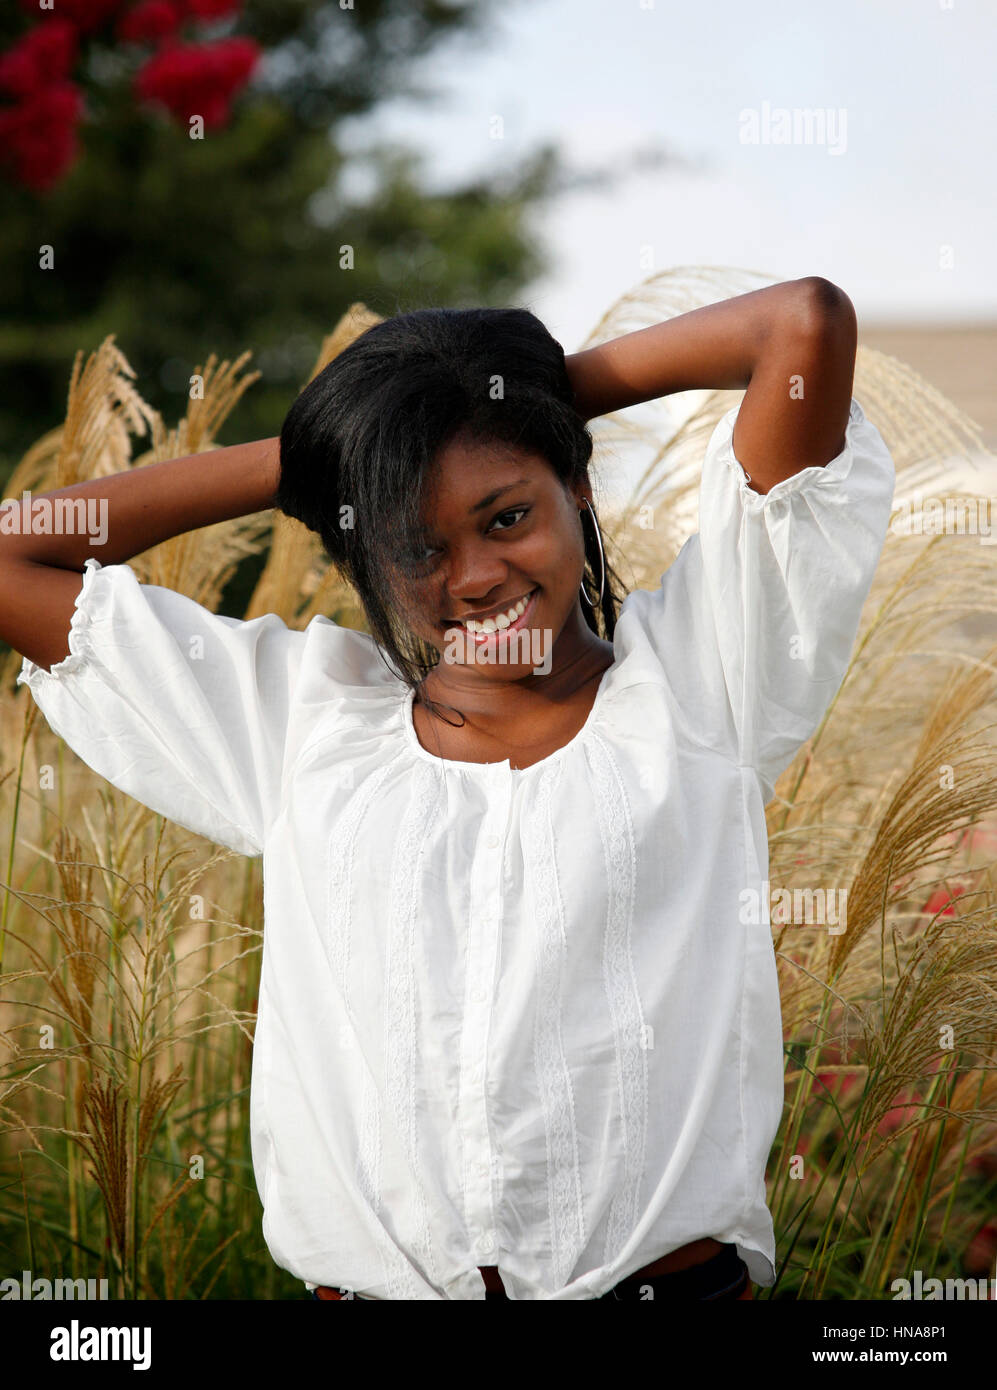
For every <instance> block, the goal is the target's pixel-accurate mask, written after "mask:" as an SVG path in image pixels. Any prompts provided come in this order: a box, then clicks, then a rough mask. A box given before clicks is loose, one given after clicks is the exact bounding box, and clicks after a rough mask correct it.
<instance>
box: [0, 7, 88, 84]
mask: <svg viewBox="0 0 997 1390" xmlns="http://www.w3.org/2000/svg"><path fill="white" fill-rule="evenodd" d="M75 58H76V30H75V29H74V28H73V26H72V24H70V23H69V21H68V20H65V19H52V20H49V22H48V23H47V24H39V25H38V27H37V28H36V29H30V30H29V31H28V33H26V34H25V35H24V36H23V38H20V39H18V41H17V43H15V44H14V45H13V47H11V48H9V49H8V50H7V52H6V53H4V54H0V89H3V91H5V92H10V93H11V94H12V95H13V96H27V95H29V93H31V92H35V91H37V90H38V88H39V87H46V86H48V85H50V84H51V83H53V82H61V81H62V80H63V79H64V78H66V77H68V76H69V71H70V69H71V68H72V66H73V62H74V60H75Z"/></svg>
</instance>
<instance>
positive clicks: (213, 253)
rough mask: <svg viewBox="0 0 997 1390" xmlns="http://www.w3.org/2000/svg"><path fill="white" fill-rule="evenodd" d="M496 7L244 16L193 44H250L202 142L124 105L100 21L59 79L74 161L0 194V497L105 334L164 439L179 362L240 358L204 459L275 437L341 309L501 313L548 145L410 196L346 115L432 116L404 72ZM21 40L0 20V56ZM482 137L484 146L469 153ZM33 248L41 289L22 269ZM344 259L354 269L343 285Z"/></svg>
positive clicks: (118, 66) (526, 241)
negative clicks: (347, 182) (72, 376)
mask: <svg viewBox="0 0 997 1390" xmlns="http://www.w3.org/2000/svg"><path fill="white" fill-rule="evenodd" d="M111 8H112V9H113V8H114V7H111ZM117 8H118V9H119V10H120V8H121V7H120V6H118V7H117ZM498 9H499V7H498V5H497V4H496V3H494V0H468V3H443V2H442V0H365V3H364V4H363V5H360V6H357V7H356V8H355V9H347V10H343V9H340V7H339V5H338V4H336V3H329V4H325V3H319V4H315V3H309V2H308V0H246V3H245V4H244V5H243V6H242V7H241V10H240V11H239V12H238V13H236V14H233V15H230V16H228V17H227V18H222V19H221V21H220V22H219V23H217V24H215V25H214V26H213V27H212V28H211V29H210V30H209V37H210V36H216V35H224V34H233V33H237V34H238V35H244V36H247V37H248V38H250V39H252V40H253V41H255V42H256V43H257V44H258V45H259V46H260V47H261V49H262V50H263V61H262V62H261V64H260V65H259V66H258V68H257V70H256V72H255V73H254V75H253V78H252V80H251V82H250V85H249V86H248V87H247V88H246V90H245V91H244V92H243V93H241V94H240V96H239V98H238V100H237V102H236V104H235V105H234V107H233V109H232V112H231V115H230V119H229V120H228V121H227V122H226V123H225V124H224V126H222V127H221V128H216V129H211V130H209V131H207V132H206V134H205V137H204V138H203V139H191V138H190V135H189V133H188V130H187V127H186V124H185V123H184V122H181V121H178V120H176V119H174V118H173V117H171V116H170V115H169V114H168V113H167V112H166V111H163V110H160V109H157V108H155V107H152V106H147V105H143V104H141V103H139V102H137V101H136V98H135V96H134V94H133V90H132V80H133V76H134V72H135V69H136V67H137V65H138V64H137V62H136V50H135V48H134V46H129V45H123V44H122V43H121V42H120V41H119V40H118V39H117V37H116V34H115V29H114V26H113V23H111V21H110V20H109V21H108V23H107V24H106V25H105V26H104V27H103V28H101V27H99V26H98V27H97V28H96V29H95V30H94V31H93V32H91V33H90V34H89V35H87V36H86V41H85V43H84V44H82V45H81V49H80V54H79V60H78V62H77V64H76V67H75V69H74V71H73V74H72V77H73V80H74V82H76V83H78V84H79V85H80V87H81V88H82V90H83V94H84V101H85V111H84V117H83V119H82V120H81V122H80V124H79V130H78V135H79V142H80V149H79V155H78V157H77V158H76V159H75V161H74V162H73V164H72V167H71V168H69V169H68V171H67V172H66V174H65V176H64V177H62V178H61V179H59V181H58V182H57V183H56V184H55V185H54V186H53V187H51V188H50V189H47V190H45V191H43V192H38V191H35V190H31V189H29V188H25V187H21V186H19V185H18V184H17V183H16V182H15V181H13V180H11V179H7V180H5V181H4V182H3V183H2V185H0V188H2V197H3V230H2V233H0V441H2V442H0V482H3V483H4V484H5V483H6V481H7V479H8V478H9V477H10V472H11V469H12V467H13V465H14V463H15V462H16V460H17V459H19V458H20V457H21V455H22V454H23V453H24V451H25V450H26V449H27V448H28V446H29V445H30V444H31V443H33V442H34V440H36V439H37V438H38V437H39V436H40V435H42V434H43V433H44V432H45V431H46V430H48V429H51V428H52V427H53V426H54V425H56V424H57V423H58V422H59V421H61V419H62V418H63V416H64V413H65V402H66V388H67V385H68V380H69V373H70V369H71V366H72V361H73V355H74V353H75V352H76V350H77V349H80V348H83V349H87V350H90V349H93V348H96V346H97V345H98V343H100V342H101V341H102V339H103V338H104V337H105V336H106V335H107V334H108V333H112V332H113V333H114V334H115V335H116V339H117V342H118V344H119V345H120V347H121V349H122V350H123V351H124V352H125V354H126V355H127V357H128V359H129V361H130V362H131V363H132V365H133V367H134V368H135V370H136V373H137V379H138V381H139V382H140V383H141V389H142V392H143V395H144V396H145V398H146V399H147V400H148V401H149V402H150V404H152V405H153V406H155V407H156V408H157V409H159V410H161V411H162V412H163V414H164V415H165V417H166V418H167V420H170V419H174V418H178V417H179V416H180V415H182V414H183V412H184V409H185V406H186V395H187V390H188V381H189V376H190V374H191V372H192V371H193V370H194V367H195V365H196V364H195V361H194V356H193V355H192V354H194V353H201V354H203V353H204V352H205V351H214V352H217V353H218V354H219V355H220V356H228V357H234V356H236V355H237V354H238V353H239V352H242V351H243V350H244V349H246V348H247V347H248V348H250V349H251V350H252V352H253V365H254V366H255V367H258V368H259V369H260V371H261V372H262V377H261V380H260V381H259V382H258V383H257V385H256V387H255V388H254V390H253V391H252V392H250V393H249V394H248V396H247V397H246V399H245V401H244V403H243V404H242V406H241V408H240V410H239V412H238V414H237V417H236V418H235V419H234V420H230V421H229V423H228V425H227V427H226V431H225V432H223V435H222V437H221V438H220V439H219V440H218V442H219V443H220V444H230V443H236V442H239V441H240V440H243V439H252V438H264V437H268V436H272V435H275V434H276V433H277V432H278V431H279V428H280V424H281V420H282V419H283V416H284V414H285V412H286V410H287V409H288V407H289V406H290V404H291V402H292V400H293V398H294V395H295V394H296V392H297V390H298V389H299V388H300V386H301V385H302V384H303V383H304V381H305V379H306V377H307V373H308V369H309V367H310V365H311V363H312V362H313V361H314V359H315V355H316V352H317V351H318V348H319V345H320V343H321V339H322V335H323V333H324V332H325V331H327V328H328V325H329V324H330V323H334V322H336V321H337V319H338V318H339V317H340V315H341V314H342V312H343V311H344V310H345V309H346V307H347V306H348V305H349V304H350V303H352V302H355V301H357V300H360V301H363V302H364V303H366V304H367V305H369V306H370V308H371V309H372V310H374V311H375V312H377V313H379V314H382V315H388V314H392V313H397V312H404V311H405V310H406V309H409V308H416V307H419V306H420V305H421V304H423V303H426V302H431V303H434V304H439V305H452V306H458V307H462V306H465V305H470V304H485V305H488V304H503V303H508V302H510V301H511V300H514V299H515V297H516V294H517V292H518V291H519V290H520V288H521V287H522V286H523V285H525V284H526V283H528V282H529V281H531V280H533V279H534V278H535V277H537V276H538V275H540V274H542V273H543V271H544V269H545V268H546V259H545V255H544V252H543V250H542V248H541V246H540V244H539V239H538V238H537V237H536V236H534V235H533V234H532V233H531V230H530V227H529V214H530V210H531V208H532V207H533V206H535V205H536V204H537V203H538V202H539V201H540V200H541V199H543V198H544V196H545V195H546V194H548V193H549V192H550V191H551V190H552V189H553V188H554V186H555V183H556V180H557V173H558V156H557V155H556V153H555V151H554V149H553V147H544V148H541V149H539V150H536V151H534V152H533V153H532V154H531V155H530V156H529V158H528V159H526V160H525V161H520V163H519V164H518V165H517V166H516V167H515V168H514V169H511V167H510V165H509V163H508V161H506V160H505V159H504V158H502V159H500V158H499V155H500V154H501V153H502V147H501V143H500V142H496V161H495V163H496V168H495V170H494V171H490V170H489V169H488V168H487V166H485V167H484V168H483V172H482V173H481V175H480V176H478V177H475V178H473V179H469V180H468V181H466V182H464V183H463V184H462V185H461V186H459V187H451V188H448V189H445V190H443V191H440V190H438V189H437V190H432V191H430V190H429V189H427V187H426V180H425V162H424V160H423V159H422V158H421V157H420V156H419V154H418V152H417V151H412V150H405V149H399V148H397V147H393V146H389V145H383V144H382V145H375V146H368V147H365V148H364V149H363V150H362V151H359V150H357V147H356V136H357V133H358V131H359V132H360V133H362V119H361V121H360V125H359V126H357V125H356V122H357V120H358V118H363V117H364V116H368V115H369V114H370V113H372V112H373V111H374V110H375V109H376V107H377V105H378V103H380V102H382V101H384V100H386V99H389V98H390V99H392V100H394V99H397V98H398V97H399V96H401V95H406V96H412V97H414V98H417V99H428V98H429V97H431V96H432V92H431V91H428V90H425V89H423V88H422V87H420V83H419V75H418V71H419V63H420V60H421V59H422V58H424V57H425V56H426V55H427V54H429V53H430V52H433V51H435V50H437V49H440V48H441V46H444V45H448V44H449V45H451V46H452V48H453V52H454V54H455V58H454V61H459V54H460V50H461V46H462V45H467V44H472V45H473V44H477V43H479V42H484V41H486V36H487V33H488V31H489V28H490V21H491V19H492V18H493V16H494V12H496V11H497V10H498ZM32 23H33V20H32V19H31V18H30V17H29V14H28V13H26V12H25V10H22V9H18V8H15V7H13V6H8V7H5V9H4V10H3V11H2V13H0V49H3V50H7V49H9V48H10V46H11V45H12V44H14V43H16V42H17V41H18V40H19V39H21V38H23V36H24V34H25V33H26V32H27V31H28V29H29V28H30V27H31V25H32ZM198 37H202V35H198ZM457 40H459V41H460V43H457V42H456V41H457ZM148 51H151V50H146V51H145V54H144V56H146V57H147V56H148ZM346 123H349V125H348V126H347V124H346ZM486 138H487V131H486V130H485V129H484V128H483V131H482V140H483V148H485V146H484V141H485V139H486ZM358 163H362V164H363V166H364V169H365V172H366V173H368V174H369V178H368V179H367V180H366V182H367V183H368V184H369V186H370V187H371V189H372V190H373V191H372V192H371V193H370V195H369V196H368V197H365V198H362V199H357V198H356V197H354V198H353V199H351V198H350V197H349V196H348V194H347V191H346V188H345V187H344V173H346V172H348V171H349V170H350V169H351V168H353V167H355V166H356V165H357V164H358ZM500 166H501V167H500ZM46 245H47V246H51V247H52V248H53V255H54V267H53V268H52V269H49V270H43V269H41V268H40V267H39V256H40V252H39V248H40V247H42V246H46ZM344 246H349V247H352V248H353V256H354V263H353V268H352V269H343V268H341V248H342V247H344Z"/></svg>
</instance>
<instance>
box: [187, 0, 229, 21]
mask: <svg viewBox="0 0 997 1390" xmlns="http://www.w3.org/2000/svg"><path fill="white" fill-rule="evenodd" d="M182 2H183V5H184V8H185V9H186V11H187V13H188V14H189V15H190V16H191V18H192V19H199V20H201V21H202V23H204V22H207V21H208V20H212V19H221V18H222V17H223V16H224V15H229V14H235V13H236V11H238V10H239V9H241V8H242V0H182Z"/></svg>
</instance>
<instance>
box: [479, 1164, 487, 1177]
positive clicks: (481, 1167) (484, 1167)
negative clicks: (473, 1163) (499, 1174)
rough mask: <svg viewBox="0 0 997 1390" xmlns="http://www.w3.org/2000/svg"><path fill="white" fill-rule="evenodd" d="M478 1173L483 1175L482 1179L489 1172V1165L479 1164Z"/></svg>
mask: <svg viewBox="0 0 997 1390" xmlns="http://www.w3.org/2000/svg"><path fill="white" fill-rule="evenodd" d="M478 1172H479V1173H480V1174H481V1176H482V1177H484V1176H485V1174H486V1173H487V1172H488V1164H487V1163H479V1164H478Z"/></svg>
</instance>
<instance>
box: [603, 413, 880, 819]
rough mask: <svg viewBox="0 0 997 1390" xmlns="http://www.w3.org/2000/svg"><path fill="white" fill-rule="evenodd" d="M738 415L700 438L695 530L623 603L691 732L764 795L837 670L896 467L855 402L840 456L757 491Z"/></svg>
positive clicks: (868, 579)
mask: <svg viewBox="0 0 997 1390" xmlns="http://www.w3.org/2000/svg"><path fill="white" fill-rule="evenodd" d="M739 409H740V406H735V407H734V408H733V409H732V410H730V411H728V412H727V414H726V415H724V417H723V418H722V419H721V420H720V421H719V423H718V424H717V427H716V429H715V430H714V432H713V434H712V436H711V437H710V441H709V444H708V445H707V451H706V457H705V460H704V463H703V471H702V478H701V482H700V494H699V531H698V533H697V534H695V535H693V536H691V537H690V538H689V539H688V540H687V541H686V543H685V545H684V546H683V547H682V549H681V551H680V552H679V554H678V556H677V557H676V559H675V561H674V563H673V564H672V566H671V568H670V569H669V570H668V571H667V572H666V573H665V574H663V575H662V576H661V583H660V587H659V589H658V590H655V591H636V592H635V594H634V595H631V596H630V597H631V598H633V599H635V600H636V602H635V604H634V619H635V620H636V621H637V623H638V624H639V630H640V633H641V634H642V635H643V636H644V637H645V639H646V641H647V644H648V646H649V647H650V649H651V650H652V651H653V653H654V656H655V658H656V659H657V660H658V662H659V663H660V665H661V667H662V668H663V669H664V672H665V675H666V679H667V682H668V683H669V684H670V685H671V686H672V688H673V691H674V693H675V696H676V701H677V704H678V705H679V706H680V707H681V709H682V711H683V717H684V718H685V719H686V720H687V721H688V728H689V730H690V731H691V732H692V733H693V735H694V736H698V737H699V738H700V740H701V741H703V742H707V743H710V744H711V746H714V747H720V748H721V750H722V751H724V752H726V753H727V754H728V756H730V757H732V758H734V759H736V761H737V762H738V763H741V764H744V765H747V766H750V767H752V768H754V769H755V770H756V771H757V773H758V775H759V777H760V779H761V781H762V784H763V789H764V792H765V798H766V800H770V799H771V797H772V796H773V795H774V792H775V782H776V779H777V778H778V777H779V775H780V773H781V772H783V771H784V770H785V768H786V767H788V766H789V764H790V763H791V762H792V760H793V758H794V756H795V754H796V752H797V751H798V750H799V748H800V747H801V745H802V744H803V743H804V742H805V741H806V740H807V739H808V738H809V737H810V736H811V734H813V732H814V731H815V730H816V728H817V726H818V724H819V723H820V721H821V719H822V718H823V716H824V714H825V713H826V711H827V709H828V706H829V705H830V703H831V701H832V700H833V698H834V696H835V694H836V693H837V691H838V689H839V687H840V685H841V682H842V680H843V679H844V675H845V672H846V671H847V669H848V663H849V661H850V659H851V654H852V648H853V645H854V642H855V637H856V635H857V632H858V627H859V622H860V619H861V615H862V608H863V605H864V603H865V600H866V597H867V596H868V593H869V589H870V587H871V585H872V580H873V576H874V574H875V572H876V567H877V565H878V562H879V557H880V554H881V553H882V548H883V544H884V541H885V539H886V533H887V530H888V527H889V519H890V515H891V512H892V505H893V492H894V486H895V481H896V473H895V468H894V464H893V459H892V458H891V456H890V453H889V451H888V449H887V448H886V445H885V443H884V442H883V439H882V436H881V435H880V433H879V431H878V430H877V429H876V427H875V425H873V424H872V422H871V421H869V420H868V419H867V418H866V416H865V413H864V412H863V410H862V407H861V406H860V405H859V403H858V401H856V400H855V399H854V398H853V399H852V401H851V405H850V409H849V418H848V424H847V426H846V430H845V446H844V448H843V449H842V451H841V453H840V454H838V455H837V456H836V457H835V458H833V459H832V460H831V461H830V462H829V463H827V464H825V465H824V466H823V467H817V466H812V467H807V468H803V469H801V470H800V472H798V473H795V474H793V475H792V477H789V478H785V479H783V481H782V482H779V483H776V484H775V486H774V487H772V488H771V489H770V490H769V491H768V492H767V493H765V494H761V493H757V492H754V491H753V490H752V488H751V487H750V486H749V485H748V480H747V475H746V473H745V470H744V468H743V467H742V465H741V463H740V462H739V461H738V460H737V458H735V456H734V450H733V434H734V422H735V420H736V418H737V412H738V410H739ZM631 621H633V620H631ZM631 632H632V634H633V635H636V630H634V629H631ZM631 640H632V638H631Z"/></svg>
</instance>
